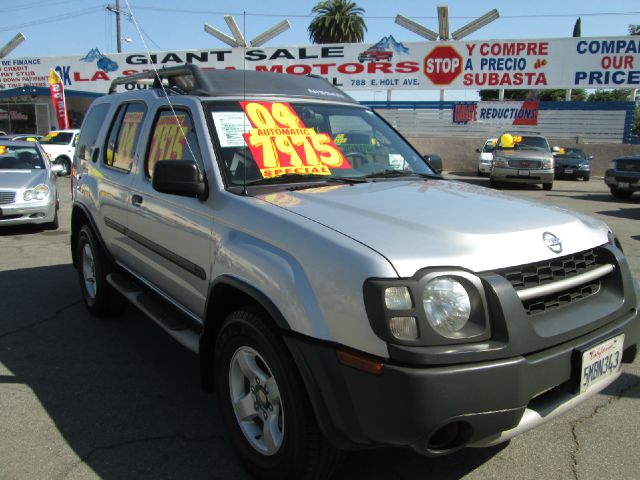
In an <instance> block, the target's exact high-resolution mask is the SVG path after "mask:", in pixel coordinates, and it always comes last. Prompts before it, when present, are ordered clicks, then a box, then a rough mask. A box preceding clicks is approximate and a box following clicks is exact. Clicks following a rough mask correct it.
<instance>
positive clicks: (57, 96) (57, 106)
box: [49, 69, 69, 130]
mask: <svg viewBox="0 0 640 480" xmlns="http://www.w3.org/2000/svg"><path fill="white" fill-rule="evenodd" d="M49 91H50V92H51V102H52V103H53V109H54V110H55V112H56V118H57V119H58V128H59V129H60V130H64V129H65V128H69V116H68V115H67V104H66V102H65V100H64V87H63V86H62V79H61V78H60V75H58V72H56V71H55V70H53V69H51V71H50V72H49Z"/></svg>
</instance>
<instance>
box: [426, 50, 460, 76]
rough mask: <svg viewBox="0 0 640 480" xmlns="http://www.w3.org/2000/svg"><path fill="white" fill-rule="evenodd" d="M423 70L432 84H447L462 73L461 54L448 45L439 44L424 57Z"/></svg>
mask: <svg viewBox="0 0 640 480" xmlns="http://www.w3.org/2000/svg"><path fill="white" fill-rule="evenodd" d="M423 71H424V74H425V75H426V76H427V78H428V79H429V80H431V83H433V84H434V85H449V84H451V82H453V81H454V80H455V79H456V78H458V75H460V74H461V73H462V56H461V55H460V54H459V53H458V52H457V51H456V49H455V48H453V47H451V46H449V45H439V46H437V47H435V48H434V49H433V50H431V52H429V54H428V55H427V56H426V57H424V68H423Z"/></svg>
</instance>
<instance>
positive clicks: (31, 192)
mask: <svg viewBox="0 0 640 480" xmlns="http://www.w3.org/2000/svg"><path fill="white" fill-rule="evenodd" d="M48 195H49V187H47V186H46V185H44V184H40V185H37V186H35V187H33V188H30V189H28V190H25V191H24V192H23V193H22V198H24V200H25V201H27V202H29V201H31V200H44V199H45V198H47V196H48Z"/></svg>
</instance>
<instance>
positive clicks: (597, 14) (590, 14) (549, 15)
mask: <svg viewBox="0 0 640 480" xmlns="http://www.w3.org/2000/svg"><path fill="white" fill-rule="evenodd" d="M136 9H137V10H148V11H154V12H165V13H185V14H191V15H202V14H208V15H235V16H240V15H243V14H245V12H228V11H226V12H222V11H216V10H185V9H179V8H164V7H142V6H137V7H136ZM246 15H247V16H249V17H289V18H315V15H312V14H294V13H251V12H246ZM631 15H640V11H639V12H588V13H540V14H522V15H500V18H516V19H518V18H565V17H566V18H575V17H602V16H631ZM363 17H364V18H365V20H368V19H379V20H387V19H394V18H395V15H394V16H378V15H363ZM411 18H413V19H416V20H437V19H438V17H437V16H412V17H411ZM449 18H450V19H454V20H455V19H458V20H469V19H475V18H476V17H475V16H450V17H449Z"/></svg>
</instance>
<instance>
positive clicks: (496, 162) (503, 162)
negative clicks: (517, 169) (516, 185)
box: [493, 157, 509, 167]
mask: <svg viewBox="0 0 640 480" xmlns="http://www.w3.org/2000/svg"><path fill="white" fill-rule="evenodd" d="M508 162H509V161H508V160H507V159H506V158H505V157H495V158H494V159H493V166H494V167H507V166H509V163H508Z"/></svg>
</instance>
